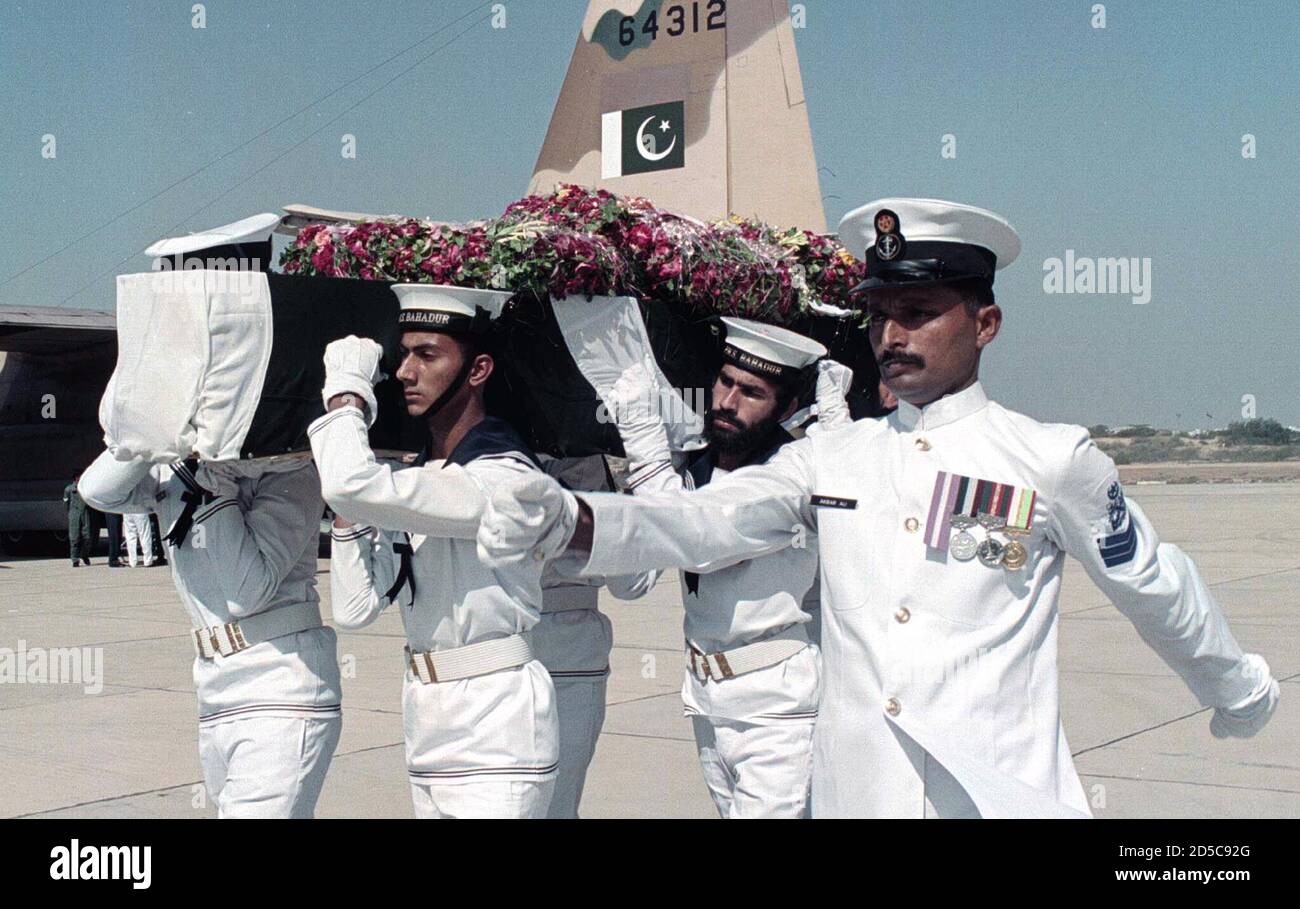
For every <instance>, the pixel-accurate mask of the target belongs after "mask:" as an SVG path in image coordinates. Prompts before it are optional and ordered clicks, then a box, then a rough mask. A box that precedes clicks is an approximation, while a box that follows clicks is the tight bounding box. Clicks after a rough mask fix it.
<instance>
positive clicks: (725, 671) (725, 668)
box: [713, 653, 736, 681]
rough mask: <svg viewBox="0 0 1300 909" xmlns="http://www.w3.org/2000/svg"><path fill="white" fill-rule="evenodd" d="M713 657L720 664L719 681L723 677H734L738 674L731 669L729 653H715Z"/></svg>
mask: <svg viewBox="0 0 1300 909" xmlns="http://www.w3.org/2000/svg"><path fill="white" fill-rule="evenodd" d="M713 659H714V661H716V662H717V664H718V680H719V681H721V680H722V679H734V678H735V677H736V674H735V673H734V672H732V671H731V666H729V665H728V664H727V655H726V654H725V653H715V654H714V655H713Z"/></svg>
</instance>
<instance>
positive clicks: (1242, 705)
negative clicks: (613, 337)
mask: <svg viewBox="0 0 1300 909" xmlns="http://www.w3.org/2000/svg"><path fill="white" fill-rule="evenodd" d="M1243 662H1244V663H1245V664H1246V666H1245V668H1246V672H1247V674H1248V675H1250V676H1252V677H1253V678H1254V679H1255V690H1254V691H1252V692H1251V693H1250V694H1249V695H1248V696H1247V697H1246V698H1245V699H1244V700H1241V701H1238V702H1237V703H1236V704H1233V705H1232V706H1230V707H1216V708H1215V710H1214V715H1213V716H1212V717H1210V732H1211V734H1213V736H1214V737H1215V738H1216V739H1226V738H1228V737H1229V736H1231V737H1233V738H1237V739H1248V738H1250V737H1251V736H1252V735H1254V734H1255V733H1257V732H1259V731H1260V730H1261V729H1263V728H1264V724H1265V723H1267V722H1268V721H1269V718H1270V717H1272V716H1273V711H1274V710H1276V709H1277V702H1278V698H1279V696H1280V694H1281V689H1280V688H1279V686H1278V684H1277V679H1275V678H1273V675H1272V673H1271V672H1270V671H1269V668H1268V663H1266V662H1264V658H1263V657H1262V656H1260V655H1259V654H1257V653H1248V654H1246V655H1245V657H1244V658H1243Z"/></svg>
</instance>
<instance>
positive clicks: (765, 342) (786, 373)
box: [722, 316, 826, 380]
mask: <svg viewBox="0 0 1300 909" xmlns="http://www.w3.org/2000/svg"><path fill="white" fill-rule="evenodd" d="M722 322H723V324H724V325H726V326H727V337H726V341H725V342H724V344H723V346H722V358H723V359H724V360H725V361H726V362H728V363H733V364H735V365H736V366H739V367H740V368H741V369H746V370H749V371H750V372H752V373H757V374H758V375H760V376H764V377H766V378H769V379H777V380H790V379H793V378H795V377H797V376H798V375H799V374H800V373H801V372H802V371H803V370H804V369H806V368H807V367H809V366H812V365H813V364H814V363H816V362H817V361H818V360H820V359H821V358H822V357H824V356H826V348H825V347H823V346H822V345H821V344H818V343H817V342H816V341H814V340H813V339H812V338H805V337H804V336H803V335H801V334H799V333H798V332H793V331H790V329H788V328H780V327H778V326H776V325H765V324H763V323H762V322H754V321H752V320H751V319H735V318H731V317H730V316H723V318H722Z"/></svg>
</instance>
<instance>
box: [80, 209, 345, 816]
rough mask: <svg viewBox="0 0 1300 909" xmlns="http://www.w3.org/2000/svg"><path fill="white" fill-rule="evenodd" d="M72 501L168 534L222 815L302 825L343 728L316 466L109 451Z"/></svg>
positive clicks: (250, 224) (185, 240) (245, 237)
mask: <svg viewBox="0 0 1300 909" xmlns="http://www.w3.org/2000/svg"><path fill="white" fill-rule="evenodd" d="M278 223H279V218H277V217H276V216H274V215H266V216H260V217H259V218H257V219H249V220H248V221H246V222H239V223H237V224H234V225H227V226H226V227H224V228H217V231H216V232H214V233H217V234H219V236H217V237H216V238H215V239H214V236H213V233H208V234H198V235H193V236H190V237H178V238H173V239H171V240H164V241H160V243H158V244H155V245H154V246H152V247H150V249H149V250H148V252H149V254H151V255H167V256H176V257H178V259H179V258H181V257H183V258H186V259H189V258H197V259H200V260H202V261H203V262H205V263H206V262H207V261H208V260H209V259H211V258H212V257H213V256H217V257H225V256H226V255H227V252H229V251H230V250H236V251H238V250H240V249H242V250H245V251H247V250H250V249H261V248H262V246H263V245H265V246H266V247H267V248H268V249H269V246H270V234H271V231H272V230H273V229H274V227H275V225H276V224H278ZM214 243H220V244H223V245H222V246H221V247H219V248H218V247H214V246H213V244H214ZM227 244H228V245H227ZM241 258H242V257H241ZM80 490H81V494H82V496H83V497H84V498H85V499H86V501H87V502H90V503H91V504H93V505H94V507H96V508H98V509H100V510H102V511H113V512H120V513H123V514H130V513H138V512H153V513H154V514H156V515H157V516H158V521H159V526H160V527H162V528H167V535H166V537H165V538H164V542H165V543H166V544H167V550H168V560H169V562H170V565H171V571H172V580H173V581H174V582H175V584H176V589H177V592H178V593H179V594H180V597H181V602H182V604H183V605H184V606H185V610H186V612H187V613H188V614H189V618H190V624H191V626H192V627H193V629H194V631H193V634H192V643H193V644H194V649H195V652H196V656H195V660H194V687H195V689H196V690H197V692H198V707H199V757H200V760H201V762H202V765H203V775H204V780H205V784H206V787H207V794H208V797H209V798H210V799H212V800H213V801H214V802H215V804H216V807H217V814H218V816H219V817H223V818H230V817H234V818H239V817H294V818H302V817H311V816H312V814H313V812H314V811H315V807H316V800H317V798H318V797H319V795H320V791H321V786H322V785H323V783H324V780H325V774H326V771H327V770H328V769H329V765H330V760H331V759H332V757H333V755H334V749H335V747H336V745H337V744H338V739H339V732H340V730H341V728H342V715H341V712H340V710H341V708H340V703H341V694H340V691H341V689H340V684H339V667H338V656H337V652H336V640H335V636H334V632H333V630H331V629H330V628H328V627H326V626H325V625H323V624H322V622H321V615H320V597H319V595H318V594H317V591H316V552H317V541H318V538H319V533H320V518H321V514H322V513H323V512H324V510H325V505H324V502H322V500H321V495H320V481H319V478H318V477H317V474H316V468H315V467H314V466H313V465H312V464H311V462H310V461H307V460H287V461H281V462H269V463H268V462H262V461H258V462H250V463H241V462H224V461H223V462H216V463H200V462H199V461H198V460H197V459H187V460H185V461H178V462H176V463H174V464H171V465H164V464H150V463H148V462H146V461H143V460H138V459H137V460H131V461H118V460H116V459H115V458H114V457H113V454H112V452H109V451H105V452H104V453H102V454H101V455H100V456H99V457H98V458H97V459H96V460H95V462H94V463H93V464H92V465H91V466H90V467H89V468H88V469H87V470H86V472H85V473H83V474H82V476H81V482H80Z"/></svg>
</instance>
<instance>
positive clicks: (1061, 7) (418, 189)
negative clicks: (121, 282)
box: [0, 0, 1300, 427]
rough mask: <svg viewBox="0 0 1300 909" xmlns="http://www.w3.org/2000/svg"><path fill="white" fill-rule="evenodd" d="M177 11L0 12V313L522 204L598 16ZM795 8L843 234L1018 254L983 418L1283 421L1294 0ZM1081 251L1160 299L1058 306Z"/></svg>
mask: <svg viewBox="0 0 1300 909" xmlns="http://www.w3.org/2000/svg"><path fill="white" fill-rule="evenodd" d="M191 5H192V4H191V3H190V2H180V0H168V2H136V3H114V2H104V3H96V4H92V3H68V4H43V3H40V4H38V3H29V2H23V3H7V4H4V5H3V7H0V111H3V114H4V120H5V123H6V129H5V130H4V131H3V133H2V134H0V161H3V164H4V166H3V168H0V209H2V210H3V212H4V218H3V224H4V228H3V235H0V282H2V283H0V303H5V304H18V303H26V304H38V305H67V306H79V307H87V308H98V309H109V308H111V307H112V302H113V300H112V293H113V283H112V276H113V275H114V274H116V273H119V272H126V271H134V270H140V269H143V268H146V267H147V264H148V263H147V260H145V258H144V257H143V256H142V255H139V254H138V251H139V250H142V249H143V248H144V247H145V246H146V245H147V244H148V243H150V242H152V241H153V240H155V239H158V238H160V237H163V236H167V235H170V234H172V233H183V232H186V231H191V230H196V229H199V228H202V227H207V226H211V225H215V224H221V223H225V222H227V221H231V220H235V219H237V218H241V217H244V216H246V215H249V214H252V213H254V212H257V211H266V210H272V211H273V210H275V209H276V208H278V207H279V206H280V205H281V204H284V203H287V202H293V201H298V202H307V203H311V204H316V205H320V206H324V207H329V208H339V209H355V210H361V211H377V212H387V211H397V212H403V213H409V214H416V215H430V216H434V217H438V218H446V219H461V218H469V217H476V216H483V215H487V214H492V213H495V212H497V211H500V209H501V208H502V207H503V206H504V205H505V204H506V203H507V202H509V201H510V200H511V199H513V198H516V197H518V196H519V195H521V194H522V193H523V192H524V190H525V189H526V187H527V183H528V179H529V176H530V175H531V172H532V168H533V165H534V163H535V161H536V156H537V151H538V148H539V147H540V144H541V141H542V139H543V137H544V135H545V132H546V127H547V123H548V121H549V119H550V113H551V108H552V105H553V104H554V101H555V98H556V96H557V95H558V92H559V88H560V83H561V81H562V80H563V77H564V72H565V69H566V68H567V66H568V61H569V55H570V52H571V51H572V48H573V43H574V39H575V37H576V34H577V29H578V26H579V23H580V21H581V19H582V15H583V12H584V11H585V8H586V2H585V0H506V4H505V5H506V10H507V21H508V27H507V28H505V29H492V28H491V27H490V25H489V23H488V22H487V21H486V17H487V16H488V15H489V13H490V10H489V7H490V4H487V3H481V2H477V0H438V2H428V0H425V2H396V0H391V2H390V0H376V2H372V3H367V4H364V5H362V4H349V3H342V2H332V0H311V2H309V0H277V2H275V3H268V4H262V3H248V2H236V0H209V2H207V3H206V4H205V6H206V11H207V28H206V29H202V30H196V29H193V28H191V25H190V17H191V13H190V7H191ZM805 6H806V10H807V15H806V27H804V28H802V29H800V30H798V31H797V32H796V39H797V44H798V49H799V54H800V58H801V63H802V67H803V75H804V84H805V89H806V93H807V98H808V105H809V116H810V120H811V123H812V130H813V138H814V142H815V145H816V151H817V157H818V164H819V165H820V166H821V167H822V168H823V170H822V189H823V192H824V194H825V197H826V199H825V204H826V214H827V218H828V221H829V223H831V224H832V225H833V224H835V223H836V222H837V221H838V220H839V218H840V216H841V215H842V214H843V213H844V212H845V211H847V210H848V209H850V208H853V207H856V206H857V205H860V204H862V203H863V202H866V201H868V200H870V199H873V198H877V197H880V196H886V195H918V196H931V197H939V198H951V199H956V200H960V201H964V202H969V203H972V204H976V205H982V206H986V207H988V208H992V209H994V210H996V211H998V212H1000V213H1002V214H1004V215H1005V216H1006V217H1007V218H1008V219H1010V221H1011V222H1012V223H1013V224H1014V225H1015V226H1016V227H1017V229H1018V230H1019V231H1020V233H1021V236H1022V238H1023V240H1024V252H1023V253H1022V255H1021V258H1020V260H1019V261H1017V262H1016V263H1014V264H1013V265H1011V266H1010V267H1009V268H1007V269H1006V270H1004V271H1002V272H1000V273H999V277H998V282H997V288H998V294H999V300H1000V302H1001V303H1002V305H1003V309H1004V311H1005V314H1006V323H1005V327H1004V333H1003V335H1002V336H1001V337H999V338H998V340H997V341H996V342H995V343H994V345H993V347H992V348H991V349H990V350H989V352H988V354H987V356H986V358H985V363H984V369H983V375H984V380H985V384H986V385H987V387H988V388H989V390H990V392H991V393H992V394H993V395H994V396H995V397H996V398H998V399H999V400H1001V401H1002V402H1003V403H1005V404H1006V405H1008V406H1010V407H1013V408H1015V409H1018V410H1022V411H1024V412H1027V413H1029V414H1032V415H1034V416H1036V417H1039V418H1041V419H1048V420H1060V421H1066V422H1078V423H1085V424H1091V423H1095V422H1102V421H1104V422H1108V423H1111V424H1122V423H1134V422H1149V423H1154V424H1157V425H1165V426H1180V427H1194V426H1198V425H1222V424H1224V423H1226V422H1227V421H1228V420H1231V419H1236V418H1239V417H1240V415H1241V409H1242V403H1241V399H1242V396H1243V395H1253V396H1254V397H1255V401H1256V407H1257V410H1258V414H1259V415H1260V416H1271V417H1275V418H1277V419H1279V420H1281V421H1283V422H1284V423H1289V424H1293V425H1300V394H1298V393H1297V392H1300V370H1298V369H1297V367H1296V350H1297V347H1298V346H1300V345H1298V343H1297V342H1298V341H1300V312H1298V311H1297V304H1298V303H1300V299H1298V298H1297V293H1296V287H1297V284H1298V283H1300V255H1298V252H1300V250H1297V245H1298V242H1297V241H1298V239H1300V153H1298V152H1300V105H1297V103H1296V99H1297V98H1300V62H1298V57H1297V53H1296V48H1297V47H1298V46H1300V11H1297V8H1296V6H1295V4H1294V3H1293V2H1272V3H1267V2H1257V3H1252V2H1242V3H1222V2H1187V3H1177V4H1171V3H1160V2H1112V3H1106V4H1105V7H1106V28H1105V29H1094V28H1092V27H1091V26H1090V20H1091V18H1092V13H1091V8H1092V6H1093V4H1092V3H1090V2H1076V0H1068V2H1050V3H1049V2H1041V0H1040V2H997V3H993V2H975V0H966V2H940V0H928V2H918V3H898V2H877V0H811V2H807V3H806V4H805ZM426 37H427V38H428V40H426V41H423V42H422V43H419V44H418V45H417V46H416V47H414V48H413V49H411V50H409V51H408V52H407V53H405V54H403V55H402V56H400V57H399V58H398V59H396V60H394V61H393V62H391V63H388V64H386V65H384V66H379V67H377V64H379V63H381V61H384V60H385V59H386V58H388V57H390V56H392V55H393V54H395V53H397V52H398V51H400V50H402V49H404V48H407V47H408V46H410V45H415V44H417V42H420V40H421V39H422V38H426ZM431 52H433V53H431ZM426 55H428V57H427V59H425V60H423V61H420V58H421V57H425V56H426ZM417 61H420V62H418V63H417ZM413 64H415V65H414V68H413V69H411V70H410V72H408V73H406V74H404V75H400V77H399V78H397V79H396V80H395V81H394V82H393V84H391V85H389V86H387V87H384V88H382V90H380V91H378V92H377V93H376V94H374V97H372V98H369V99H368V100H366V101H364V102H363V103H360V104H357V103H356V102H358V101H359V100H360V99H361V98H363V97H364V96H366V95H368V94H370V93H371V92H374V91H375V90H376V89H378V88H380V86H382V85H384V83H385V82H388V81H389V80H392V79H393V78H394V77H395V76H399V74H400V73H401V72H402V71H403V70H405V69H406V68H407V67H410V66H412V65H413ZM372 69H374V72H368V71H370V70H372ZM358 77H360V78H358ZM353 80H355V81H353ZM348 83H351V84H348ZM335 89H338V91H337V92H335V93H334V94H333V95H331V96H330V97H328V98H325V99H324V100H322V101H320V103H318V104H315V105H313V106H311V107H310V108H309V109H308V110H307V111H306V112H305V113H302V114H298V115H296V116H290V115H291V114H293V113H294V112H295V111H298V110H299V109H300V108H303V107H306V106H307V105H309V104H311V102H313V101H316V100H317V99H321V98H323V97H324V96H326V95H327V94H328V93H330V92H332V91H334V90H335ZM354 105H355V106H354ZM345 111H346V112H345ZM340 114H342V116H339V115H340ZM336 117H338V119H337V120H335V118H336ZM281 121H283V122H281ZM331 121H334V122H331ZM318 129H319V130H320V131H319V132H317V133H316V134H315V135H312V133H313V132H314V131H316V130H318ZM47 133H48V134H53V135H54V136H55V137H56V141H57V158H55V159H54V160H46V159H43V158H42V157H41V137H42V136H43V135H45V134H47ZM343 133H351V134H354V135H355V136H356V137H357V147H358V156H357V158H356V159H355V160H345V159H343V158H342V157H341V156H340V154H339V137H340V136H341V135H342V134H343ZM1245 133H1251V134H1253V135H1254V136H1255V137H1256V148H1257V157H1256V158H1254V159H1251V160H1247V159H1244V158H1243V157H1242V154H1241V148H1242V138H1241V137H1242V135H1243V134H1245ZM945 134H952V135H954V136H955V137H956V147H957V156H956V158H955V159H945V158H943V157H941V155H940V150H941V141H942V137H943V136H944V135H945ZM249 140H252V141H249ZM205 165H211V166H208V167H206V169H203V170H202V171H201V172H200V173H198V174H197V175H195V176H193V177H190V178H189V179H186V180H184V181H183V182H180V183H179V185H177V186H175V187H174V188H172V189H170V190H168V191H166V192H162V193H161V194H160V195H157V198H151V197H154V196H155V195H156V194H159V193H160V191H161V190H164V189H165V188H167V187H168V186H170V185H171V184H173V183H176V182H177V181H181V180H182V178H184V177H187V176H188V175H190V174H191V173H193V172H194V171H198V170H199V169H200V168H204V166H205ZM133 209H134V210H133ZM119 215H124V216H123V217H120V218H118V219H117V220H115V221H113V223H111V224H107V225H106V226H102V225H105V222H108V221H109V220H110V219H113V218H115V217H117V216H119ZM96 228H99V229H96ZM83 235H88V236H84V238H83ZM73 240H78V242H77V243H76V244H75V245H74V246H73V248H71V249H69V250H67V251H64V252H61V253H59V254H58V255H56V256H55V257H54V258H52V259H51V260H50V261H48V262H45V263H44V264H42V265H39V266H37V267H35V268H29V266H31V265H32V264H33V263H35V262H37V261H38V260H40V259H43V258H45V257H46V256H48V255H50V254H51V253H53V252H54V251H55V250H57V249H59V247H61V246H63V245H65V244H67V243H69V242H70V241H73ZM1067 249H1073V250H1074V251H1075V254H1076V256H1087V257H1104V256H1128V257H1138V258H1148V257H1149V258H1150V259H1151V271H1152V294H1151V301H1150V302H1149V303H1147V304H1145V305H1134V304H1133V303H1131V302H1130V298H1129V297H1128V296H1119V295H1049V294H1046V293H1044V290H1043V276H1044V272H1043V263H1044V262H1045V261H1046V260H1047V259H1049V258H1052V257H1060V256H1064V255H1065V252H1066V250H1067ZM24 269H27V270H26V271H23V270H24ZM19 272H22V273H21V274H19ZM14 275H17V276H16V277H12V276H14ZM1207 414H1210V415H1212V416H1210V417H1207V416H1206V415H1207Z"/></svg>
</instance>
